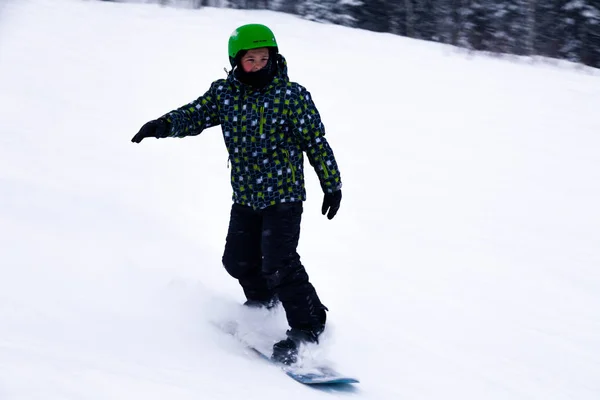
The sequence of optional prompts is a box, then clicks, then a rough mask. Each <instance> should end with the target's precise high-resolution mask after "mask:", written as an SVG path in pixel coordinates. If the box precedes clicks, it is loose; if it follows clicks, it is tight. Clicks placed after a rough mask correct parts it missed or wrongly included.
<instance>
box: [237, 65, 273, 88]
mask: <svg viewBox="0 0 600 400" xmlns="http://www.w3.org/2000/svg"><path fill="white" fill-rule="evenodd" d="M273 58H274V57H269V62H267V65H265V67H264V68H262V69H260V70H258V71H256V72H246V71H244V68H242V66H241V65H240V64H239V63H238V64H237V66H236V68H235V70H234V71H233V73H234V74H235V77H236V78H237V79H238V80H239V81H240V82H242V83H244V84H246V85H250V86H252V88H254V89H257V90H260V89H262V88H264V87H265V86H267V85H268V84H269V83H271V81H273V78H275V71H276V68H275V63H274V62H273V61H274V60H273Z"/></svg>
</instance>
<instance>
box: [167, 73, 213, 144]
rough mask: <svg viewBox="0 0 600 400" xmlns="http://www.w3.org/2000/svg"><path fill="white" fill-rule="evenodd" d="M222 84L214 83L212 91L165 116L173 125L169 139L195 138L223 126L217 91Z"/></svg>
mask: <svg viewBox="0 0 600 400" xmlns="http://www.w3.org/2000/svg"><path fill="white" fill-rule="evenodd" d="M220 86H221V85H220V83H219V82H218V81H217V82H214V83H213V84H212V85H211V87H210V89H208V91H207V92H206V93H204V94H203V95H202V96H200V97H198V98H197V99H196V100H194V101H192V102H191V103H189V104H186V105H185V106H183V107H180V108H178V109H176V110H173V111H171V112H169V113H167V114H165V115H164V116H163V117H162V118H166V119H167V121H169V123H170V125H171V130H170V132H169V137H184V136H195V135H199V134H200V133H202V131H203V130H205V129H206V128H210V127H213V126H217V125H219V124H221V120H220V117H219V106H218V104H217V101H216V100H217V97H218V94H217V90H218V88H219V87H220Z"/></svg>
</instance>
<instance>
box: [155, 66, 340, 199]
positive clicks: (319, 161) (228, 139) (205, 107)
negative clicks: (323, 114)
mask: <svg viewBox="0 0 600 400" xmlns="http://www.w3.org/2000/svg"><path fill="white" fill-rule="evenodd" d="M277 57H278V58H277V63H278V74H277V76H276V77H275V78H274V79H273V82H272V83H271V84H269V85H268V86H267V87H266V88H264V89H263V90H260V91H257V90H253V89H251V88H250V87H249V86H247V85H244V84H242V83H240V82H239V81H238V80H237V79H236V78H235V77H234V76H233V74H229V76H228V78H227V79H220V80H217V81H215V82H213V83H212V85H211V87H210V89H209V90H208V91H207V92H206V93H205V94H204V95H202V96H201V97H199V98H198V99H197V100H195V101H193V102H191V103H189V104H187V105H185V106H183V107H181V108H179V109H177V110H174V111H171V112H170V113H168V114H166V115H165V117H166V118H167V119H168V120H169V121H170V123H171V131H170V135H169V136H171V137H184V136H193V135H198V134H200V133H201V132H202V131H203V130H204V129H206V128H210V127H212V126H216V125H221V127H222V130H223V137H224V139H225V145H226V146H227V150H228V152H229V160H230V162H231V186H232V187H233V201H234V202H235V203H238V204H242V205H246V206H250V207H253V208H254V209H263V208H266V207H268V206H270V205H275V204H278V203H284V202H295V201H303V200H305V199H306V190H305V187H304V170H303V165H304V159H303V153H304V152H305V153H306V154H307V156H308V160H309V162H310V164H311V165H312V166H313V168H314V169H315V171H316V173H317V175H318V177H319V181H320V183H321V188H322V189H323V191H324V192H325V193H332V192H334V191H336V190H339V189H341V187H342V182H341V179H340V173H339V170H338V166H337V163H336V161H335V158H334V155H333V151H332V150H331V148H330V147H329V144H328V143H327V140H326V139H325V129H324V127H323V124H322V123H321V118H320V116H319V112H318V111H317V109H316V107H315V105H314V103H313V101H312V99H311V96H310V93H309V92H308V91H307V90H306V89H305V88H304V87H302V86H301V85H299V84H297V83H295V82H290V80H289V78H288V75H287V64H286V62H285V59H284V58H283V57H282V56H281V55H278V56H277Z"/></svg>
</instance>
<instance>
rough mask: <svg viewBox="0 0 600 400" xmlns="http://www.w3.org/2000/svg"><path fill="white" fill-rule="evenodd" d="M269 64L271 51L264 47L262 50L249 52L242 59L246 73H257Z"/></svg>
mask: <svg viewBox="0 0 600 400" xmlns="http://www.w3.org/2000/svg"><path fill="white" fill-rule="evenodd" d="M268 62H269V49H268V48H266V47H262V48H260V49H252V50H248V51H247V52H246V54H244V56H243V57H242V63H241V64H242V68H243V69H244V71H245V72H256V71H259V70H261V69H263V68H264V67H265V65H267V63H268Z"/></svg>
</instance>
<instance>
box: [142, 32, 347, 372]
mask: <svg viewBox="0 0 600 400" xmlns="http://www.w3.org/2000/svg"><path fill="white" fill-rule="evenodd" d="M229 60H230V63H231V66H232V71H231V72H230V73H229V76H228V77H227V79H220V80H217V81H215V82H213V83H212V85H211V87H210V89H209V90H208V91H207V92H206V93H205V94H204V95H202V96H201V97H199V98H198V99H197V100H195V101H193V102H191V103H189V104H187V105H185V106H183V107H181V108H178V109H176V110H174V111H171V112H169V113H167V114H165V115H164V116H162V117H160V118H158V119H156V120H153V121H150V122H148V123H146V124H145V125H144V126H142V128H141V129H140V131H139V132H138V133H137V134H136V135H135V136H134V137H133V139H132V142H135V143H140V142H141V141H142V139H144V138H146V137H155V138H165V137H184V136H193V135H198V134H200V133H201V132H202V131H203V130H204V129H206V128H210V127H212V126H216V125H221V127H222V130H223V137H224V139H225V145H226V146H227V150H228V152H229V160H230V162H231V185H232V187H233V206H232V208H231V217H230V222H229V230H228V233H227V239H226V244H225V251H224V254H223V265H224V267H225V269H226V270H227V272H228V273H229V274H230V275H231V276H233V277H234V278H236V279H238V280H239V283H240V285H241V286H242V288H243V290H244V294H245V295H246V298H247V301H246V303H245V304H246V305H247V306H251V307H272V306H273V305H275V304H276V303H277V302H278V301H280V302H281V304H282V305H283V308H284V309H285V312H286V317H287V320H288V324H289V326H290V330H288V331H287V338H286V339H285V340H281V341H280V342H278V343H276V344H275V345H274V346H273V359H274V360H276V361H279V362H282V363H285V364H292V363H294V362H296V360H297V354H298V347H299V345H300V344H302V343H307V342H308V343H318V338H319V335H320V334H321V333H322V332H323V330H324V329H325V321H326V313H325V311H326V310H327V308H326V307H325V306H324V305H323V304H322V303H321V301H320V299H319V297H318V295H317V293H316V291H315V288H314V287H313V285H312V284H311V283H310V282H309V279H308V275H307V273H306V271H305V269H304V266H303V265H302V263H301V262H300V256H299V255H298V253H297V251H296V248H297V245H298V240H299V236H300V221H301V215H302V202H303V201H304V200H305V199H306V191H305V188H304V171H303V153H306V154H307V156H308V159H309V162H310V164H311V165H312V166H313V167H314V169H315V171H316V173H317V175H318V177H319V181H320V184H321V188H322V189H323V192H324V193H325V197H324V200H323V206H322V213H323V215H325V214H327V217H328V218H329V219H332V218H333V217H334V216H335V215H336V213H337V211H338V209H339V207H340V202H341V199H342V192H341V187H342V183H341V179H340V173H339V170H338V167H337V163H336V161H335V158H334V155H333V152H332V150H331V148H330V147H329V144H328V143H327V141H326V140H325V137H324V135H325V131H324V127H323V124H322V123H321V119H320V116H319V113H318V111H317V109H316V107H315V105H314V103H313V101H312V99H311V96H310V93H309V92H308V91H307V90H306V89H305V88H304V87H302V86H301V85H299V84H297V83H295V82H291V81H290V80H289V78H288V76H287V63H286V61H285V59H284V58H283V56H281V55H280V54H279V51H278V47H277V42H276V40H275V36H274V35H273V32H272V31H271V30H270V29H269V28H268V27H266V26H264V25H260V24H250V25H244V26H241V27H239V28H237V29H236V30H235V31H234V32H233V34H232V35H231V37H230V38H229Z"/></svg>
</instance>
